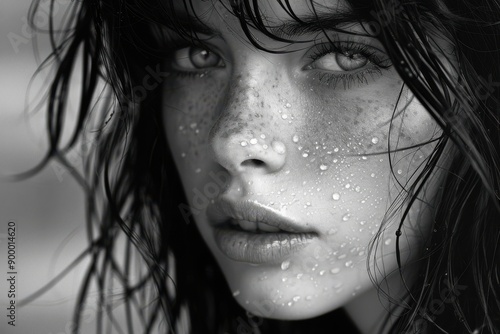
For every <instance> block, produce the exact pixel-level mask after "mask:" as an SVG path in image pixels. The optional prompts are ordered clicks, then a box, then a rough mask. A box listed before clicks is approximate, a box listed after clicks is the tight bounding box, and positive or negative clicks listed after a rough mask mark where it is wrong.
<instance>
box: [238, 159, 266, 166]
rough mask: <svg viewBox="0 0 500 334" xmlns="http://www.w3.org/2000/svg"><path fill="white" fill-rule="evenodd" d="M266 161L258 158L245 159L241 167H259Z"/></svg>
mask: <svg viewBox="0 0 500 334" xmlns="http://www.w3.org/2000/svg"><path fill="white" fill-rule="evenodd" d="M265 164H266V163H265V162H264V161H262V160H259V159H247V160H245V161H243V162H242V163H241V166H243V167H261V166H263V165H265Z"/></svg>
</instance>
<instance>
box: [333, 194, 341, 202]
mask: <svg viewBox="0 0 500 334" xmlns="http://www.w3.org/2000/svg"><path fill="white" fill-rule="evenodd" d="M332 198H333V200H334V201H338V200H339V199H340V194H339V193H335V194H333V196H332Z"/></svg>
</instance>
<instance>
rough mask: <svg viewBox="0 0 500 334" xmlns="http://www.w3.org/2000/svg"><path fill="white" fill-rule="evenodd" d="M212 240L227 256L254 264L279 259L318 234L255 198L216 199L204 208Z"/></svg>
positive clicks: (297, 249) (299, 248)
mask: <svg viewBox="0 0 500 334" xmlns="http://www.w3.org/2000/svg"><path fill="white" fill-rule="evenodd" d="M207 215H208V218H209V220H210V223H211V225H212V226H213V228H214V236H215V242H216V244H217V246H218V247H219V249H220V250H221V251H222V253H223V254H224V255H226V256H227V257H228V258H230V259H232V260H235V261H239V262H247V263H254V264H264V263H269V264H271V263H279V262H281V261H283V260H284V259H285V258H286V257H287V256H290V255H292V254H293V253H295V252H298V251H299V250H301V249H303V248H304V247H306V246H308V245H309V244H310V243H311V242H313V241H314V240H315V239H317V237H318V235H317V233H315V232H314V231H312V230H306V229H305V228H303V227H301V226H300V225H298V224H297V223H295V222H294V221H292V220H291V219H289V218H287V217H284V216H282V215H280V214H279V213H277V212H276V211H275V210H273V209H270V208H267V207H265V206H263V205H261V204H259V203H257V202H253V201H240V202H229V201H227V200H223V199H219V200H217V201H215V202H214V203H212V205H210V206H209V207H208V209H207Z"/></svg>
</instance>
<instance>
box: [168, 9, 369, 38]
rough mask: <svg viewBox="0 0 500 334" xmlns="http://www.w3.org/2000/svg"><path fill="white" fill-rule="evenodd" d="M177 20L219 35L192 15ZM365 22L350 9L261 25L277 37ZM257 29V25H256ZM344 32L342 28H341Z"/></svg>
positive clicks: (336, 28)
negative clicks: (276, 23)
mask: <svg viewBox="0 0 500 334" xmlns="http://www.w3.org/2000/svg"><path fill="white" fill-rule="evenodd" d="M248 21H249V24H248V26H249V27H254V28H255V23H254V22H252V21H250V20H249V18H248V17H247V22H248ZM177 22H178V23H180V24H181V25H182V26H183V27H184V28H186V29H187V30H190V31H192V32H194V33H201V34H206V35H212V36H213V35H215V36H220V35H221V33H220V31H218V29H216V28H215V27H211V26H210V25H209V24H208V23H206V22H202V21H201V19H200V18H197V17H193V16H181V17H178V18H177ZM361 22H366V19H362V18H361V17H360V16H359V15H356V14H354V13H353V12H351V11H345V12H339V13H331V14H330V13H318V14H317V15H315V14H309V15H304V16H301V17H292V18H290V19H287V20H283V21H282V22H281V23H280V24H278V25H269V26H267V25H266V26H262V27H263V28H265V29H266V30H267V31H268V32H269V33H271V34H273V35H274V36H276V37H278V38H290V37H299V36H303V35H307V34H313V33H319V32H325V31H340V29H339V27H340V26H342V25H346V24H356V23H361ZM257 30H261V29H259V27H257ZM342 31H343V32H345V31H344V30H342Z"/></svg>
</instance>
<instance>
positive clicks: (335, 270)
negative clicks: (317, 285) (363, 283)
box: [330, 268, 340, 275]
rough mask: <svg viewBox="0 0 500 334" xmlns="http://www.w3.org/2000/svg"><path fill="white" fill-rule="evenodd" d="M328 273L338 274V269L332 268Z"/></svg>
mask: <svg viewBox="0 0 500 334" xmlns="http://www.w3.org/2000/svg"><path fill="white" fill-rule="evenodd" d="M330 272H331V273H332V274H334V275H336V274H338V273H340V268H333V269H332V270H330Z"/></svg>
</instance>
